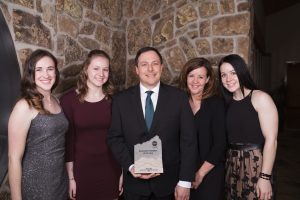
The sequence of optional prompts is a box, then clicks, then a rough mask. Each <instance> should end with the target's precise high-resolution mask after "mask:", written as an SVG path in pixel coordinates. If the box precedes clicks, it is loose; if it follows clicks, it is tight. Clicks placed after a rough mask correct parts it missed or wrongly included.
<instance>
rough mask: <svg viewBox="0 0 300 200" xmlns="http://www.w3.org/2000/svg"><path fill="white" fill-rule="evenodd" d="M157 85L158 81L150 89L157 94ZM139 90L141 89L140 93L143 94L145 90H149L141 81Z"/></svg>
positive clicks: (158, 84)
mask: <svg viewBox="0 0 300 200" xmlns="http://www.w3.org/2000/svg"><path fill="white" fill-rule="evenodd" d="M159 86H160V82H158V83H157V85H156V86H155V87H154V88H152V89H151V91H153V92H154V93H156V94H158V91H159ZM140 91H141V94H145V93H146V92H147V91H149V89H148V88H146V87H145V86H143V84H142V83H140Z"/></svg>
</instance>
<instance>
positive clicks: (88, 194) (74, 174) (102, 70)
mask: <svg viewBox="0 0 300 200" xmlns="http://www.w3.org/2000/svg"><path fill="white" fill-rule="evenodd" d="M109 77H110V58H109V56H108V55H107V53H105V52H104V51H101V50H92V51H91V52H90V53H89V54H88V57H87V59H86V61H85V62H84V63H83V69H82V71H81V73H80V75H79V79H78V82H77V88H76V90H72V91H70V92H68V93H66V94H65V95H64V96H63V97H62V98H61V105H62V108H63V110H64V112H65V114H66V116H67V118H68V120H69V123H70V125H69V130H68V132H67V135H66V167H67V171H68V176H69V196H70V198H71V199H75V198H76V199H77V200H80V199H83V200H87V199H104V200H112V199H117V198H118V196H119V190H121V186H119V180H121V179H122V177H120V175H121V168H120V166H119V165H118V164H117V163H116V161H115V160H114V158H113V157H112V154H111V152H110V150H109V148H108V147H107V145H106V134H107V131H108V129H109V126H110V121H111V98H110V97H111V95H112V89H113V88H112V84H111V81H110V79H109Z"/></svg>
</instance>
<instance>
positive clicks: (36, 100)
mask: <svg viewBox="0 0 300 200" xmlns="http://www.w3.org/2000/svg"><path fill="white" fill-rule="evenodd" d="M44 57H49V58H51V60H52V61H53V62H54V67H55V82H54V84H53V86H52V88H51V91H53V89H55V87H56V86H57V84H58V82H59V71H58V68H57V60H56V58H55V57H54V56H53V55H52V54H51V53H50V52H48V51H46V50H42V49H37V50H35V51H34V52H32V53H31V54H30V56H29V57H28V58H27V59H26V61H25V66H24V70H23V77H22V80H21V98H24V99H25V100H26V101H27V103H28V104H29V106H30V107H33V108H35V109H36V110H37V111H39V112H40V113H41V114H50V112H49V111H48V110H46V109H45V108H44V105H43V98H44V95H43V94H41V93H40V92H39V91H38V90H37V87H36V83H35V68H36V64H37V62H38V61H39V60H41V59H42V58H44Z"/></svg>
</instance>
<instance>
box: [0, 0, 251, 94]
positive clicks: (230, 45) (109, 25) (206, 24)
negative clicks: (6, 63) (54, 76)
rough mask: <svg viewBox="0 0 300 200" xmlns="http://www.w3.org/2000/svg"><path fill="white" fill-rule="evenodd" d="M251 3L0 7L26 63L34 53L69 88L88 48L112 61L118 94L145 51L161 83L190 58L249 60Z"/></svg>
mask: <svg viewBox="0 0 300 200" xmlns="http://www.w3.org/2000/svg"><path fill="white" fill-rule="evenodd" d="M251 6H252V5H251V1H248V0H210V1H208V0H101V1H97V0H47V1H46V0H2V1H1V2H0V8H1V10H2V12H3V13H4V15H5V17H6V20H7V23H8V25H9V28H10V31H11V34H12V37H13V38H14V41H15V46H16V50H17V54H18V59H19V62H20V63H21V65H22V63H24V60H25V59H26V57H27V55H28V54H29V53H30V52H31V51H33V50H35V49H37V48H44V49H47V50H49V51H51V52H52V53H53V54H54V55H55V56H56V57H57V58H58V60H59V66H60V69H61V77H62V81H61V84H60V85H59V87H58V89H57V90H56V92H57V93H61V92H63V91H65V90H66V89H69V88H70V87H71V86H72V85H73V84H74V82H75V80H76V75H77V74H78V71H79V70H80V67H81V63H82V61H83V60H84V59H85V57H86V55H87V53H88V51H89V50H91V49H95V48H100V49H104V50H105V51H107V52H108V53H109V54H110V56H111V57H112V64H113V74H114V75H115V82H116V84H117V86H118V87H119V88H124V87H128V86H130V85H132V84H135V83H136V82H137V78H136V75H135V73H134V67H133V65H134V64H133V59H134V56H135V53H136V51H137V50H138V49H139V48H141V47H143V46H146V45H149V46H155V47H157V48H158V49H159V50H160V51H161V53H162V55H163V57H164V59H165V60H164V63H165V70H164V73H163V77H162V78H163V81H165V82H167V83H171V84H173V83H176V80H177V77H178V74H179V73H180V71H181V68H182V66H183V65H184V63H185V62H186V61H187V60H188V59H190V58H192V57H196V56H203V57H206V58H208V59H210V60H211V61H212V62H213V64H214V65H216V64H217V63H218V61H219V59H220V58H221V57H222V56H224V55H227V54H230V53H238V54H240V55H242V56H243V57H244V58H245V59H246V60H247V61H248V60H249V57H250V53H249V49H250V42H251V36H250V29H251V24H252V22H251V21H252V20H251V18H252V17H251V13H250V11H251V9H250V8H251Z"/></svg>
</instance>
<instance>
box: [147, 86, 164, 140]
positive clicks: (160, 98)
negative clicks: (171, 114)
mask: <svg viewBox="0 0 300 200" xmlns="http://www.w3.org/2000/svg"><path fill="white" fill-rule="evenodd" d="M167 96H168V95H167V91H166V88H165V87H164V84H163V83H162V82H161V83H160V88H159V92H158V99H157V105H156V109H155V112H154V116H153V121H152V125H151V128H150V134H157V133H156V130H158V125H159V121H160V118H161V117H162V114H163V112H164V107H165V106H166V104H167V99H168V97H167Z"/></svg>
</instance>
